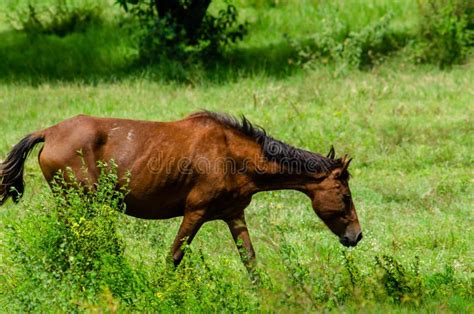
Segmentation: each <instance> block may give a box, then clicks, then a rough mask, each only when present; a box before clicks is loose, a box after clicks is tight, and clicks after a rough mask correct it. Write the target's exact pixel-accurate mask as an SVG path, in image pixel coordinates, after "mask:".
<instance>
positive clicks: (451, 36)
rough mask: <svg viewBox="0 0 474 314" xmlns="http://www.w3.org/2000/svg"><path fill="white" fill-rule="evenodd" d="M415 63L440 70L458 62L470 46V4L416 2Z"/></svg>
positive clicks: (473, 15)
mask: <svg viewBox="0 0 474 314" xmlns="http://www.w3.org/2000/svg"><path fill="white" fill-rule="evenodd" d="M418 8H419V11H420V26H419V35H418V37H419V39H418V43H417V44H416V45H415V47H416V50H415V51H416V52H415V57H416V61H417V62H429V63H435V64H437V65H439V66H440V67H441V68H444V67H447V66H450V65H453V64H459V63H462V62H463V61H464V60H465V58H466V57H467V55H468V53H469V50H470V47H471V46H472V45H473V44H474V3H473V2H472V1H467V0H442V1H439V0H419V1H418Z"/></svg>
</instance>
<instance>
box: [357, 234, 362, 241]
mask: <svg viewBox="0 0 474 314" xmlns="http://www.w3.org/2000/svg"><path fill="white" fill-rule="evenodd" d="M360 240H362V232H360V233H359V235H358V236H357V240H356V242H359V241H360Z"/></svg>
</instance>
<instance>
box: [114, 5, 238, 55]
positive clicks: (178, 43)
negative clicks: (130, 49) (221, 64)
mask: <svg viewBox="0 0 474 314" xmlns="http://www.w3.org/2000/svg"><path fill="white" fill-rule="evenodd" d="M117 2H118V3H119V4H120V5H121V6H122V7H123V8H124V9H125V10H126V11H127V12H128V13H129V14H130V15H131V16H133V17H134V19H135V20H136V22H137V26H136V29H137V30H136V31H135V34H136V36H137V37H138V48H139V49H138V50H139V55H140V61H141V62H144V63H157V62H159V61H163V60H169V59H172V60H180V61H181V62H182V61H183V60H189V59H190V58H191V59H193V58H196V57H198V58H201V59H203V60H205V58H206V57H215V56H218V55H220V54H221V53H222V52H223V50H224V49H225V48H226V47H227V46H229V45H230V44H232V43H235V42H237V41H238V40H241V39H242V38H243V36H244V35H245V34H246V33H247V23H239V22H238V11H237V9H236V7H235V6H234V5H233V4H231V3H230V2H229V0H226V1H225V7H224V8H223V9H221V10H219V12H218V14H217V15H215V16H214V15H211V14H209V13H206V14H205V16H204V18H203V21H202V23H201V24H200V27H199V29H197V30H196V31H195V33H194V34H188V33H187V32H186V29H185V26H184V25H182V24H181V23H180V21H179V20H177V19H176V18H175V17H173V16H170V15H165V16H159V15H158V12H157V10H156V8H155V6H154V4H153V1H148V0H142V1H128V0H119V1H117ZM180 5H181V6H182V7H183V10H186V5H187V4H186V1H183V3H182V4H180Z"/></svg>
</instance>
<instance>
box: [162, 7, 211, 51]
mask: <svg viewBox="0 0 474 314" xmlns="http://www.w3.org/2000/svg"><path fill="white" fill-rule="evenodd" d="M180 2H181V1H179V0H155V7H156V10H157V12H158V16H159V17H160V18H163V17H166V16H169V17H171V18H172V19H173V20H174V21H175V22H176V23H177V24H178V25H180V26H182V27H183V28H184V29H185V31H186V36H187V37H188V39H189V40H190V41H191V42H195V41H196V40H197V37H196V36H197V31H198V30H199V28H200V27H201V24H202V21H203V20H204V16H205V15H206V11H207V8H208V7H209V5H210V4H211V0H190V1H189V5H187V6H183V5H182V4H181V3H180Z"/></svg>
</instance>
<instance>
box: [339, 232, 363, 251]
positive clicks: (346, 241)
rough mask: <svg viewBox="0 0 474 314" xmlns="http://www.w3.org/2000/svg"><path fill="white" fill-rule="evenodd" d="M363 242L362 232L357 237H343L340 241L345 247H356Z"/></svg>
mask: <svg viewBox="0 0 474 314" xmlns="http://www.w3.org/2000/svg"><path fill="white" fill-rule="evenodd" d="M360 240H362V232H359V233H358V234H356V235H355V236H347V235H345V236H343V237H341V238H340V239H339V242H341V244H342V245H344V246H345V247H351V246H356V245H357V243H359V241H360Z"/></svg>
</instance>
